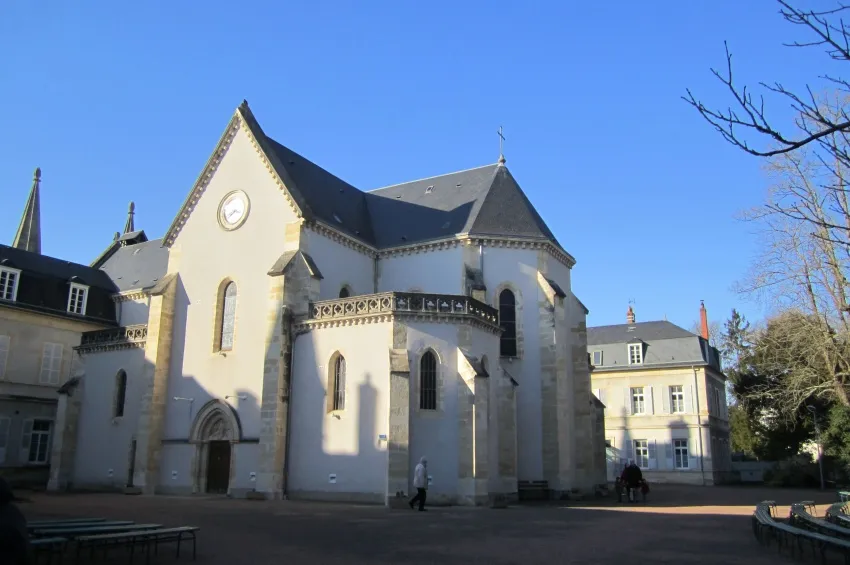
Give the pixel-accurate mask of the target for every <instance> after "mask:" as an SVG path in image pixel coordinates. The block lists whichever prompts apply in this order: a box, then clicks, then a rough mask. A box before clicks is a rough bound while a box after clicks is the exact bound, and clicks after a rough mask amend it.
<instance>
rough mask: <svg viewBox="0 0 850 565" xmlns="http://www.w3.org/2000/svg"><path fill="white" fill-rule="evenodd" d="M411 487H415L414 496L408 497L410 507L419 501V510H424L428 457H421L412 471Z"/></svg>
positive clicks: (426, 491)
mask: <svg viewBox="0 0 850 565" xmlns="http://www.w3.org/2000/svg"><path fill="white" fill-rule="evenodd" d="M413 488H415V489H416V496H414V497H413V498H411V499H410V502H409V503H408V504H410V508H411V509H413V505H414V504H415V503H416V502H417V501H418V502H419V511H420V512H425V498H426V496H427V493H428V459H426V458H425V457H422V458H421V459H420V460H419V465H417V466H416V469H415V470H414V471H413Z"/></svg>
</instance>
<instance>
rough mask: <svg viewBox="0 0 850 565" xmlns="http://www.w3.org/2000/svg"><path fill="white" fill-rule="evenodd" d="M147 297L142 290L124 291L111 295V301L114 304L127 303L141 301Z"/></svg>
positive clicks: (146, 293)
mask: <svg viewBox="0 0 850 565" xmlns="http://www.w3.org/2000/svg"><path fill="white" fill-rule="evenodd" d="M147 297H148V292H147V291H146V290H144V289H137V290H125V291H123V292H116V293H115V294H113V295H112V301H113V302H115V303H118V302H129V301H131V300H141V299H143V298H147Z"/></svg>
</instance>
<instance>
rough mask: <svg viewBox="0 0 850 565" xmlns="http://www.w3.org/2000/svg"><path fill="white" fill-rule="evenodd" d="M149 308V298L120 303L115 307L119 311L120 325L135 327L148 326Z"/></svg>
mask: <svg viewBox="0 0 850 565" xmlns="http://www.w3.org/2000/svg"><path fill="white" fill-rule="evenodd" d="M149 307H150V297H149V296H145V297H143V298H137V299H134V300H125V301H122V302H118V303H117V304H116V305H115V309H116V310H117V311H118V312H117V314H118V323H119V325H122V326H134V325H136V324H147V323H148V310H149Z"/></svg>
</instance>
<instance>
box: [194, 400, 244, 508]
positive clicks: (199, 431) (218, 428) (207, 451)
mask: <svg viewBox="0 0 850 565" xmlns="http://www.w3.org/2000/svg"><path fill="white" fill-rule="evenodd" d="M240 435H241V431H240V426H239V421H238V420H237V419H236V416H235V414H234V413H233V409H232V408H230V406H228V405H226V404H224V403H222V402H220V401H218V400H213V401H210V402H208V403H207V404H206V405H205V406H204V407H203V408H201V411H200V412H199V413H198V416H197V417H196V418H195V422H194V424H193V426H192V430H191V434H190V439H191V441H192V443H193V444H194V445H195V456H194V460H193V463H192V475H193V485H192V486H193V491H194V492H196V493H207V494H228V493H229V492H230V479H231V477H232V476H233V463H234V460H233V445H234V444H235V443H237V442H238V441H239V437H240Z"/></svg>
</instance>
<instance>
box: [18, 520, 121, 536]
mask: <svg viewBox="0 0 850 565" xmlns="http://www.w3.org/2000/svg"><path fill="white" fill-rule="evenodd" d="M132 523H133V521H132V520H115V521H112V522H106V521H103V522H69V523H65V522H52V523H51V522H48V523H41V522H33V523H32V524H27V529H28V530H29V531H30V534H32V532H38V531H42V530H65V529H78V528H107V527H111V526H129V525H131V524H132Z"/></svg>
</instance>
